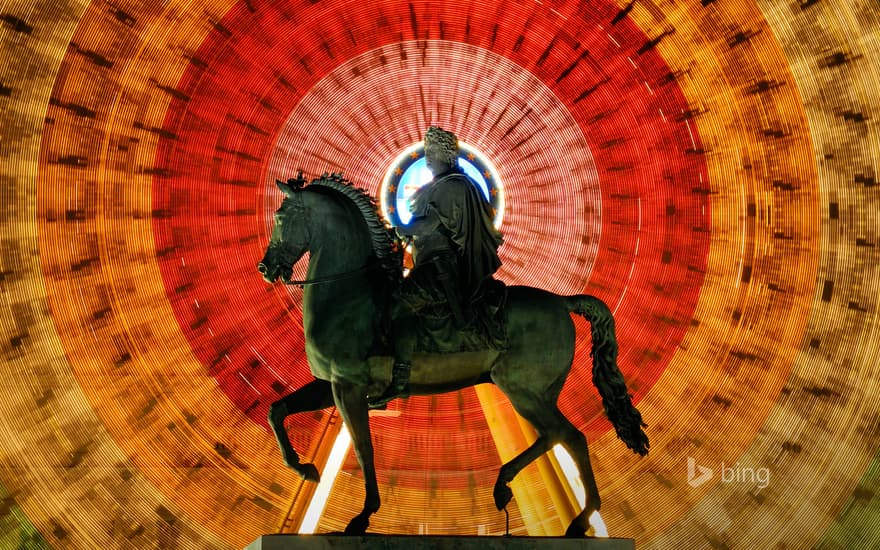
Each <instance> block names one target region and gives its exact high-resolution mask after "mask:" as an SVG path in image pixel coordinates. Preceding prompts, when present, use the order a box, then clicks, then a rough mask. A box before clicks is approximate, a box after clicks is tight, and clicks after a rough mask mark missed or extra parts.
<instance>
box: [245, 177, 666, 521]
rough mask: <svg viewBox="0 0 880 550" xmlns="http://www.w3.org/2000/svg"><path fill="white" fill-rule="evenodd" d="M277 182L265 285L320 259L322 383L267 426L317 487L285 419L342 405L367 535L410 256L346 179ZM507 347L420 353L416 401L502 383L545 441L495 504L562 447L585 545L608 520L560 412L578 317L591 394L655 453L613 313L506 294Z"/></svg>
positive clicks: (589, 300) (310, 328)
mask: <svg viewBox="0 0 880 550" xmlns="http://www.w3.org/2000/svg"><path fill="white" fill-rule="evenodd" d="M304 183H305V181H304V180H303V179H301V178H300V179H297V180H289V182H288V184H285V183H282V182H278V186H279V188H280V189H281V191H282V192H283V193H284V195H285V198H284V200H283V202H282V204H281V207H280V208H279V209H278V211H277V212H276V213H275V226H274V228H273V231H272V235H271V238H270V241H269V246H268V248H267V250H266V254H265V257H264V258H263V261H262V262H260V264H259V265H258V269H259V271H260V273H262V275H263V279H264V280H265V281H266V282H268V283H274V282H275V281H276V280H278V278H279V277H280V278H282V279H283V280H284V281H285V282H290V276H291V272H292V267H293V265H294V263H296V261H297V260H299V259H300V258H301V257H302V256H303V255H304V254H305V252H306V251H309V252H310V261H309V266H308V272H307V273H308V274H307V281H309V282H310V283H315V284H308V285H306V286H305V287H304V291H303V301H302V312H303V329H304V332H305V342H306V357H307V359H308V363H309V368H310V370H311V372H312V374H313V375H314V376H315V380H314V381H313V382H310V383H309V384H306V385H305V386H303V387H302V388H300V389H298V390H296V391H295V392H293V393H291V394H289V395H287V396H286V397H284V398H282V399H280V400H278V401H276V402H275V403H273V404H272V406H271V407H270V410H269V425H270V427H271V428H272V430H273V432H274V433H275V436H276V438H277V439H278V444H279V446H280V447H281V454H282V456H283V458H284V462H285V463H286V464H287V466H289V467H290V468H292V469H293V470H294V471H296V472H297V473H298V474H299V475H300V476H302V477H303V478H305V479H307V480H309V481H318V479H319V474H318V471H317V469H316V468H315V466H314V465H313V464H301V463H300V461H299V457H298V456H297V454H296V451H294V449H293V447H292V446H291V444H290V440H289V438H288V434H287V431H286V429H285V427H284V419H285V418H287V416H289V415H291V414H294V413H300V412H306V411H314V410H320V409H324V408H327V407H331V406H334V405H335V406H336V407H337V409H338V410H339V412H340V414H341V415H342V418H343V420H344V421H345V424H346V425H347V426H348V429H349V431H350V433H351V438H352V442H353V445H354V449H355V452H356V454H357V458H358V462H359V463H360V467H361V469H362V470H363V474H364V481H365V483H366V498H365V501H364V508H363V510H362V511H361V512H360V513H359V514H358V515H357V516H355V517H354V518H353V519H352V520H351V521H350V522H349V524H348V526H347V527H346V530H345V532H346V533H350V534H361V533H364V532H365V531H366V529H367V527H368V525H369V518H370V516H371V515H372V514H374V513H375V512H376V511H377V510H378V509H379V504H380V502H379V488H378V485H377V482H376V471H375V466H374V463H373V445H372V441H371V436H370V423H369V417H368V402H367V396H368V395H378V394H379V393H381V389H382V386H381V385H382V384H385V385H387V384H388V382H389V380H390V378H391V358H390V357H384V356H382V355H383V353H384V355H387V352H383V348H382V345H383V340H384V339H383V332H382V331H383V329H384V325H385V323H383V318H384V316H385V315H386V308H387V305H388V302H389V299H390V296H391V293H392V291H393V289H394V288H395V285H397V284H399V282H400V280H401V254H400V251H399V248H398V246H397V244H396V240H395V237H394V234H393V232H392V230H390V229H389V228H388V227H387V225H386V224H385V223H384V222H383V221H382V219H381V217H380V215H379V213H378V211H377V208H376V203H375V200H374V199H372V198H371V197H370V196H369V195H367V193H366V192H364V191H363V190H361V189H358V188H356V187H354V186H352V185H351V184H350V182H348V181H346V180H344V179H342V177H341V176H339V175H327V174H325V175H324V176H322V177H320V178H316V179H315V180H313V181H312V182H311V184H309V185H308V186H304V185H303V184H304ZM508 292H509V294H508V299H507V305H506V315H507V331H508V338H509V346H508V348H507V349H506V350H504V351H499V350H486V351H482V352H480V351H478V352H468V353H453V354H437V355H426V354H418V353H417V354H416V355H415V357H414V361H413V370H412V375H411V391H412V394H414V395H428V394H436V393H442V392H449V391H454V390H458V389H461V388H466V387H469V386H473V385H476V384H480V383H494V384H495V385H496V386H498V387H499V388H500V389H501V391H503V392H504V394H505V395H506V396H507V397H508V399H510V402H511V403H512V405H513V407H514V409H516V411H517V412H518V413H519V414H520V415H521V416H523V417H524V418H525V419H526V420H528V421H529V422H530V423H531V424H532V425H533V426H534V427H535V429H536V430H537V432H538V439H537V440H536V441H535V442H534V443H533V444H532V445H531V446H530V447H529V448H528V449H526V450H525V451H523V452H522V453H520V454H519V455H518V456H517V457H516V458H514V459H513V460H511V461H510V462H508V463H507V464H504V465H503V466H502V467H501V470H500V471H499V473H498V480H497V481H496V483H495V487H494V490H493V496H494V499H495V505H496V506H497V507H498V509H499V510H501V509H502V508H504V507H505V506H506V505H507V503H508V502H509V501H510V499H511V498H512V496H513V493H512V491H511V490H510V488H509V487H508V485H507V484H508V483H509V482H510V481H511V480H512V479H513V478H514V476H516V475H517V473H519V472H520V471H521V470H522V469H523V468H525V467H526V466H527V465H528V464H529V463H531V462H532V461H533V460H535V459H536V458H538V457H539V456H541V455H542V454H544V453H545V452H547V451H548V450H550V449H551V448H552V447H553V446H554V445H555V444H556V443H562V444H563V445H564V446H565V448H566V449H567V450H568V452H569V453H570V454H571V456H572V458H573V459H574V461H575V463H576V465H577V467H578V470H579V472H580V475H581V478H582V479H583V483H584V487H585V488H586V497H587V501H586V507H585V508H584V510H583V511H582V512H581V513H580V514H579V515H578V516H577V517H576V518H575V519H574V520H573V521H572V522H571V524H570V525H569V527H568V529H567V531H566V536H584V535H585V533H586V530H587V529H588V528H589V517H590V514H592V512H594V511H596V510H599V505H600V500H599V490H598V489H597V488H596V481H595V479H594V478H593V470H592V467H591V466H590V455H589V450H588V449H587V439H586V437H584V435H583V434H582V433H581V432H580V431H578V429H577V428H575V427H574V426H573V425H572V424H571V422H569V421H568V420H567V419H566V418H565V416H563V414H562V413H561V412H560V410H559V408H558V407H557V404H556V400H557V398H558V397H559V393H560V391H561V390H562V386H563V384H564V383H565V379H566V377H567V376H568V373H569V371H570V370H571V365H572V360H573V358H574V342H575V329H574V323H573V322H572V319H571V316H570V313H577V314H579V315H582V316H583V317H585V318H586V319H587V320H588V321H589V322H590V324H591V332H592V339H593V349H592V358H593V383H594V384H595V385H596V387H597V388H598V389H599V393H600V395H601V396H602V400H603V405H604V408H605V413H606V414H607V415H608V418H609V419H610V420H611V422H612V424H613V426H614V429H615V430H616V432H617V435H618V437H619V438H620V439H621V440H623V441H624V443H626V445H627V446H628V447H629V448H630V449H632V450H633V451H634V452H636V453H638V454H640V455H645V454H647V452H648V437H647V436H646V435H645V433H644V431H643V430H642V426H644V425H645V424H644V423H643V422H642V417H641V414H640V413H639V411H638V410H637V409H636V408H635V407H634V406H633V405H632V401H631V397H630V395H629V394H628V392H627V388H626V384H625V382H624V379H623V376H622V374H621V373H620V370H619V369H618V367H617V342H616V339H615V335H614V319H613V317H612V316H611V312H610V311H609V309H608V307H607V306H606V305H605V304H604V303H603V302H602V301H601V300H599V299H598V298H595V297H593V296H588V295H576V296H558V295H556V294H552V293H550V292H546V291H543V290H540V289H537V288H531V287H527V286H512V287H509V288H508Z"/></svg>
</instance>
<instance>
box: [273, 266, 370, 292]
mask: <svg viewBox="0 0 880 550" xmlns="http://www.w3.org/2000/svg"><path fill="white" fill-rule="evenodd" d="M378 266H379V264H378V262H371V263H369V264H367V265H365V266H363V267H359V268H357V269H353V270H351V271H345V272H343V273H338V274H336V275H326V276H324V277H315V278H314V279H304V280H302V281H285V280H284V279H282V282H283V283H284V284H285V285H295V286H298V287H300V288H302V287H304V286H306V285H320V284H323V283H332V282H335V281H342V280H344V279H350V278H351V277H354V276H355V275H357V274H358V273H362V272H364V271H370V270H372V269H376V267H378Z"/></svg>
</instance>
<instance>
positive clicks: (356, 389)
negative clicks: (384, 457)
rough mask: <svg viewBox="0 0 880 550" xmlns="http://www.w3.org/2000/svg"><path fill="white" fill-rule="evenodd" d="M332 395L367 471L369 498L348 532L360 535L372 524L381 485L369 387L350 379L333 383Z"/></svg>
mask: <svg viewBox="0 0 880 550" xmlns="http://www.w3.org/2000/svg"><path fill="white" fill-rule="evenodd" d="M333 398H334V400H335V401H336V407H337V408H338V409H339V413H340V414H341V415H342V419H343V420H344V421H345V424H346V425H347V426H348V431H349V433H350V434H351V440H352V444H353V445H354V451H355V453H356V454H357V458H358V463H360V465H361V471H363V473H364V483H365V485H366V497H365V498H364V509H363V511H361V513H360V514H358V515H356V516H355V517H354V518H352V520H351V521H350V522H349V523H348V526H347V527H346V528H345V534H347V535H361V534H363V533H365V532H366V530H367V527H369V525H370V516H371V515H373V514H374V513H376V511H377V510H378V509H379V504H380V501H379V485H378V483H377V482H376V467H375V465H374V463H373V440H372V437H371V436H370V417H369V415H368V408H367V388H366V387H365V386H360V385H355V384H351V383H347V382H334V383H333Z"/></svg>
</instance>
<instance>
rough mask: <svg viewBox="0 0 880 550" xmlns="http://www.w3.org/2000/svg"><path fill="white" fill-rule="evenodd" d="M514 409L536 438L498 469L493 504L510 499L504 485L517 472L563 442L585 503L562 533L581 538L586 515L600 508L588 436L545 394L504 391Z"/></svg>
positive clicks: (499, 504)
mask: <svg viewBox="0 0 880 550" xmlns="http://www.w3.org/2000/svg"><path fill="white" fill-rule="evenodd" d="M502 389H503V390H505V393H507V396H508V398H509V399H510V402H511V404H512V405H513V407H514V409H516V411H517V412H518V413H519V414H520V415H522V417H523V418H525V419H526V420H528V421H529V422H530V423H531V424H532V426H534V427H535V429H536V430H537V431H538V439H537V440H535V442H534V443H533V444H532V445H531V446H530V447H529V448H528V449H526V450H525V451H523V452H522V453H520V454H519V455H518V456H517V457H516V458H514V459H513V460H511V461H510V462H508V463H507V464H505V465H504V466H502V467H501V471H500V472H498V480H497V481H496V482H495V489H494V491H493V496H494V497H495V505H496V506H497V507H498V509H499V510H500V509H501V508H503V507H504V506H506V505H507V503H508V502H510V499H511V497H512V496H513V493H512V492H511V490H510V488H509V487H508V486H507V484H508V483H509V482H510V481H511V480H513V478H514V477H516V475H517V474H518V473H519V472H520V471H522V470H523V468H525V467H526V466H528V465H529V464H531V463H532V462H533V461H534V460H535V459H537V458H538V457H539V456H541V455H542V454H544V453H545V452H547V451H549V450H550V449H551V448H552V447H553V445H555V444H557V443H562V444H563V445H565V447H566V449H568V452H569V453H570V454H571V456H572V458H573V459H574V461H575V463H576V464H577V467H578V470H579V472H580V474H581V478H582V479H583V481H584V487H585V488H586V493H587V506H586V507H585V508H584V510H583V511H582V512H581V513H580V514H578V516H577V517H576V518H575V519H574V520H573V521H572V522H571V524H570V525H569V527H568V529H567V530H566V532H565V536H567V537H582V536H584V534H585V533H586V531H587V529H588V528H589V526H590V525H589V517H590V514H592V513H593V511H595V510H598V509H599V505H600V500H599V490H598V488H597V487H596V480H595V478H594V477H593V468H592V466H591V465H590V453H589V450H588V448H587V438H586V437H584V434H582V433H581V432H580V431H578V429H577V428H575V427H574V426H573V425H572V423H571V422H569V421H568V419H567V418H565V416H564V415H563V414H562V412H561V411H560V410H559V408H558V407H557V406H556V403H555V401H549V400H548V399H547V396H538V395H534V394H532V393H530V392H521V391H506V389H505V388H502Z"/></svg>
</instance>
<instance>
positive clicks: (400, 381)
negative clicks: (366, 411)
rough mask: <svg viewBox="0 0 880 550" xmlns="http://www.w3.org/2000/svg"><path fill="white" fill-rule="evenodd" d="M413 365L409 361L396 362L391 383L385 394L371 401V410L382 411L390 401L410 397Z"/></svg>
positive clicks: (392, 369)
mask: <svg viewBox="0 0 880 550" xmlns="http://www.w3.org/2000/svg"><path fill="white" fill-rule="evenodd" d="M410 370H412V364H411V363H410V362H409V361H395V362H394V366H393V367H392V368H391V383H389V384H388V387H387V388H385V392H384V393H382V395H380V396H379V397H377V398H375V399H370V401H369V406H370V408H371V409H381V408H383V407H384V406H385V405H386V404H387V403H388V402H389V401H391V400H393V399H397V398H398V397H409V373H410Z"/></svg>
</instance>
